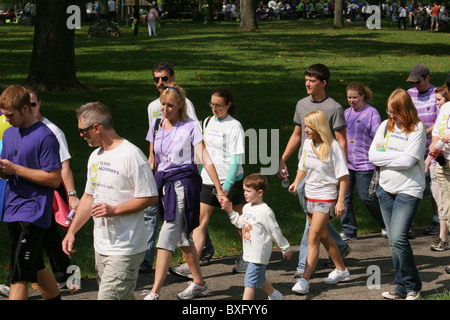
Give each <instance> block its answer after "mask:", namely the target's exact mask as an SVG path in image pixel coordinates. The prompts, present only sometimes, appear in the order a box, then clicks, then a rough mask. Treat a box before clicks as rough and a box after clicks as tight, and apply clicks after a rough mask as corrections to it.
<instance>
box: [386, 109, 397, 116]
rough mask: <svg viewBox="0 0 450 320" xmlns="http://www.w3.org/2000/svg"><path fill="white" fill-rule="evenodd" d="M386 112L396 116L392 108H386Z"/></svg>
mask: <svg viewBox="0 0 450 320" xmlns="http://www.w3.org/2000/svg"><path fill="white" fill-rule="evenodd" d="M386 113H387V114H388V115H392V116H395V112H394V111H392V110H386Z"/></svg>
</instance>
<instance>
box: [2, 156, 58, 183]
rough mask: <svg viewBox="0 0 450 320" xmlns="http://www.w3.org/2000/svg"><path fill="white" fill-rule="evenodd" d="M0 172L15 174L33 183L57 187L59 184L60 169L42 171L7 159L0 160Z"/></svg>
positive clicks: (8, 174)
mask: <svg viewBox="0 0 450 320" xmlns="http://www.w3.org/2000/svg"><path fill="white" fill-rule="evenodd" d="M0 172H1V174H2V175H3V176H10V175H17V176H19V177H21V178H23V179H25V180H28V181H30V182H33V183H35V184H38V185H41V186H46V187H52V188H58V187H59V185H60V184H61V169H56V170H53V171H49V172H47V171H44V170H41V169H30V168H27V167H23V166H21V165H18V164H14V163H12V162H11V161H9V160H7V159H2V160H0Z"/></svg>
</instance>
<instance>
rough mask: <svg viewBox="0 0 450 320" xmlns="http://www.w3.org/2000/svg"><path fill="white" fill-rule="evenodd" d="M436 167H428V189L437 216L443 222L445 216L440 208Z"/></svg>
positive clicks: (439, 190) (432, 165)
mask: <svg viewBox="0 0 450 320" xmlns="http://www.w3.org/2000/svg"><path fill="white" fill-rule="evenodd" d="M437 166H438V164H437V163H436V164H431V165H430V167H429V172H430V179H431V181H430V189H431V195H432V196H433V199H434V201H435V202H436V205H437V210H438V214H439V220H445V216H444V208H443V206H442V201H441V198H442V196H441V187H440V186H439V181H438V177H437V174H436V167H437Z"/></svg>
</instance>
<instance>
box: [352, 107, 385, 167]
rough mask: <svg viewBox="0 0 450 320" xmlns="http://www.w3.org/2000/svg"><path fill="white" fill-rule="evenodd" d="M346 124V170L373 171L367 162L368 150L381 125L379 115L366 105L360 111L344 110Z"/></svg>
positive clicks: (371, 165)
mask: <svg viewBox="0 0 450 320" xmlns="http://www.w3.org/2000/svg"><path fill="white" fill-rule="evenodd" d="M345 121H346V123H347V152H348V168H349V169H350V170H354V171H366V170H373V169H374V168H375V165H374V164H372V163H371V162H370V161H369V149H370V145H371V144H372V140H373V137H375V134H376V133H377V130H378V127H379V126H380V123H381V117H380V113H379V112H378V111H377V109H375V108H374V107H372V106H370V105H366V106H365V107H364V108H363V109H362V110H359V111H355V110H353V108H348V109H346V110H345Z"/></svg>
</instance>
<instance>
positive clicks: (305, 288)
mask: <svg viewBox="0 0 450 320" xmlns="http://www.w3.org/2000/svg"><path fill="white" fill-rule="evenodd" d="M292 291H294V292H295V293H300V294H307V293H308V292H309V281H308V280H306V279H305V278H300V279H298V280H297V282H296V283H295V285H294V286H293V287H292Z"/></svg>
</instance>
